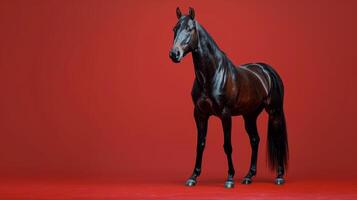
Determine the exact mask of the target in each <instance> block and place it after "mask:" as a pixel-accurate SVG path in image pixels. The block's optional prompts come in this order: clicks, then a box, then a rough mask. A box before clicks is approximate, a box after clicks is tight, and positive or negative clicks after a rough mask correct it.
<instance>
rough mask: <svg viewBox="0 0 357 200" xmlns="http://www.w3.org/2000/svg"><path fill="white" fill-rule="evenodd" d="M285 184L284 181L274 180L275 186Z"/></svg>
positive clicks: (280, 179)
mask: <svg viewBox="0 0 357 200" xmlns="http://www.w3.org/2000/svg"><path fill="white" fill-rule="evenodd" d="M284 183H285V180H284V179H283V178H276V179H275V184H277V185H282V184H284Z"/></svg>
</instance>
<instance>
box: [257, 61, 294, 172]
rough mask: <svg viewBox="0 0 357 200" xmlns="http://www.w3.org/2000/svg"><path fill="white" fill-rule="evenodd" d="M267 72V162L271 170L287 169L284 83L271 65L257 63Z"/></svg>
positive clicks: (287, 148) (287, 151)
mask: <svg viewBox="0 0 357 200" xmlns="http://www.w3.org/2000/svg"><path fill="white" fill-rule="evenodd" d="M259 64H260V65H262V66H264V69H265V70H266V71H268V72H269V75H270V78H271V89H270V94H269V98H268V101H267V107H266V110H267V112H268V113H269V121H268V145H267V146H268V164H269V167H270V168H271V169H272V170H275V169H278V167H282V168H283V169H282V170H284V169H287V165H288V159H289V146H288V136H287V130H286V122H285V115H284V110H283V101H284V85H283V82H282V80H281V78H280V77H279V75H278V74H277V73H276V72H275V70H274V69H272V67H270V66H268V65H267V64H264V63H259Z"/></svg>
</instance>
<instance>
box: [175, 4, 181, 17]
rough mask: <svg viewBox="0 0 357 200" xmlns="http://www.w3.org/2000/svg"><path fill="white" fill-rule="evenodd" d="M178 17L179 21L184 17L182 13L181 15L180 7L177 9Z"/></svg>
mask: <svg viewBox="0 0 357 200" xmlns="http://www.w3.org/2000/svg"><path fill="white" fill-rule="evenodd" d="M176 16H177V19H180V18H181V16H182V13H181V10H180V8H179V7H177V8H176Z"/></svg>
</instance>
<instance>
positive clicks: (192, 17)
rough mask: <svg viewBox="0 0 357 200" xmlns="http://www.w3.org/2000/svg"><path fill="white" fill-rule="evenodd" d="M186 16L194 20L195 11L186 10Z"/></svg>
mask: <svg viewBox="0 0 357 200" xmlns="http://www.w3.org/2000/svg"><path fill="white" fill-rule="evenodd" d="M188 15H190V17H191V19H194V18H195V10H194V9H193V8H191V7H190V8H189V9H188Z"/></svg>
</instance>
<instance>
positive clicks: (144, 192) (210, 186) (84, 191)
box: [0, 181, 357, 200]
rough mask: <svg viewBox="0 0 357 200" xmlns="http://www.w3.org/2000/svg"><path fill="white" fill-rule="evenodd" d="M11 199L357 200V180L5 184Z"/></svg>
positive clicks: (0, 188) (1, 191)
mask: <svg viewBox="0 0 357 200" xmlns="http://www.w3.org/2000/svg"><path fill="white" fill-rule="evenodd" d="M11 199H26V200H30V199H39V200H42V199H86V200H87V199H88V200H93V199H100V200H102V199H120V200H121V199H128V200H131V199H171V200H173V199H209V200H211V199H225V200H227V199H240V200H244V199H262V200H269V199H304V200H313V199H319V200H322V199H342V200H345V199H357V181H289V182H288V183H286V184H285V185H283V186H276V185H274V184H272V183H270V182H265V181H263V182H262V181H256V182H254V183H253V184H251V185H241V184H237V185H236V187H235V188H234V189H225V188H223V182H222V181H201V182H200V183H199V185H197V186H196V187H193V188H188V187H185V186H183V185H182V183H178V182H177V183H175V182H161V183H159V182H157V183H151V184H150V183H142V182H141V183H133V182H131V183H113V182H107V183H105V182H101V183H94V182H93V181H90V182H89V181H88V182H84V181H81V182H80V181H2V182H1V183H0V200H11Z"/></svg>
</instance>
